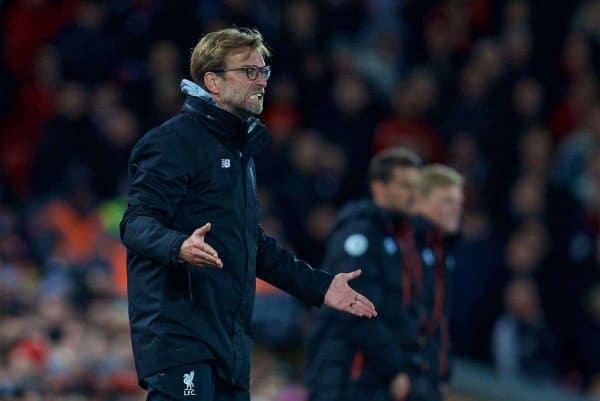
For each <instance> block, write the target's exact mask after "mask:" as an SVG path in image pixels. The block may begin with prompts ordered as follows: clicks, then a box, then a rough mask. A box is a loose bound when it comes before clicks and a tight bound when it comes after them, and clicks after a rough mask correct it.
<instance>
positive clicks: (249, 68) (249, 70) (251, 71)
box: [214, 65, 271, 81]
mask: <svg viewBox="0 0 600 401" xmlns="http://www.w3.org/2000/svg"><path fill="white" fill-rule="evenodd" d="M227 71H245V72H246V76H247V77H248V79H249V80H250V81H256V79H257V78H258V74H259V73H260V74H261V75H262V76H263V78H264V79H265V80H268V79H269V78H270V77H271V66H268V65H265V66H264V67H259V66H257V65H245V66H243V67H238V68H229V69H221V70H215V71H214V72H227Z"/></svg>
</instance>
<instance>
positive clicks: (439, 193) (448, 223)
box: [419, 185, 464, 233]
mask: <svg viewBox="0 0 600 401" xmlns="http://www.w3.org/2000/svg"><path fill="white" fill-rule="evenodd" d="M463 203H464V194H463V187H462V185H448V186H444V187H437V188H433V189H432V190H431V192H429V194H426V195H423V196H422V197H420V198H419V207H420V210H421V213H422V214H423V215H424V216H425V217H426V218H428V219H429V220H430V221H431V222H432V223H433V224H435V225H436V226H438V227H440V228H441V229H442V230H443V231H444V232H446V233H455V232H457V231H458V229H459V227H460V220H461V216H462V211H463Z"/></svg>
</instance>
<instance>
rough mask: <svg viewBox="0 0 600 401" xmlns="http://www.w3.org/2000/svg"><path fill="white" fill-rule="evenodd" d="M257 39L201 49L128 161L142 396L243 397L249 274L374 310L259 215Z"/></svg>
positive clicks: (260, 68)
mask: <svg viewBox="0 0 600 401" xmlns="http://www.w3.org/2000/svg"><path fill="white" fill-rule="evenodd" d="M266 56H269V51H268V49H267V48H266V47H265V45H264V44H263V40H262V36H261V35H260V33H259V32H257V31H254V30H248V29H237V28H231V29H224V30H221V31H217V32H212V33H209V34H207V35H205V36H204V37H203V38H202V39H201V40H200V41H199V42H198V44H197V45H196V47H195V49H194V51H193V53H192V57H191V65H190V72H191V75H192V78H193V80H194V82H191V81H187V80H184V81H182V90H183V91H184V92H185V93H186V94H187V95H188V97H187V99H186V101H185V104H184V106H183V110H182V111H181V112H180V113H179V114H177V115H176V116H174V117H172V118H171V119H169V120H168V121H166V122H165V123H163V124H162V125H160V126H159V127H156V128H154V129H152V130H150V131H149V132H148V133H147V134H146V135H144V136H143V137H142V138H141V139H140V141H139V142H138V143H137V144H136V145H135V147H134V149H133V151H132V153H131V157H130V162H129V179H130V187H131V188H130V192H129V197H128V208H127V211H126V212H125V215H124V217H123V220H122V222H121V238H122V241H123V243H124V244H125V245H126V246H127V249H128V254H127V274H128V276H127V279H128V296H129V317H130V324H131V335H132V344H133V353H134V357H135V362H136V369H137V372H138V377H139V380H140V384H141V385H142V387H144V388H147V389H148V390H149V394H148V400H153V401H157V400H184V399H185V400H193V399H197V400H202V401H212V400H248V399H249V392H248V388H249V377H250V374H249V373H250V348H251V345H252V339H251V312H252V307H253V302H254V295H255V278H256V277H260V278H262V279H264V280H266V281H267V282H269V283H271V284H273V285H275V286H277V287H279V288H281V289H283V290H285V291H287V292H289V293H291V294H292V295H295V296H297V297H298V298H300V299H302V300H303V301H305V302H306V303H308V304H312V305H321V304H323V303H324V304H325V305H327V306H329V307H332V308H334V309H337V310H341V311H345V312H348V313H351V314H353V315H355V316H360V317H368V318H371V317H374V316H375V315H376V312H375V309H374V306H373V304H372V303H371V302H370V301H369V300H368V299H367V298H365V297H364V296H362V295H361V294H359V293H358V292H356V291H354V290H353V289H352V288H350V286H349V285H348V280H351V279H353V278H356V277H358V276H359V275H360V270H354V271H352V272H348V273H344V274H338V275H335V276H332V275H330V274H327V273H324V272H322V271H319V270H314V269H312V268H311V267H310V266H309V265H308V264H307V263H305V262H303V261H301V260H299V259H297V258H296V257H295V256H294V255H293V254H291V253H289V252H288V251H286V250H284V249H282V248H281V247H279V246H278V245H277V244H276V243H275V241H274V240H273V239H272V238H270V237H268V236H267V235H265V234H264V232H263V230H262V228H261V226H260V222H259V213H258V203H257V196H256V175H255V169H254V163H253V160H252V158H253V156H254V155H256V154H257V152H259V151H260V150H261V148H263V147H264V146H265V145H266V144H267V142H268V134H267V132H266V128H265V127H264V125H262V124H261V123H260V121H259V120H258V119H257V118H256V116H257V115H259V114H260V113H261V111H262V108H263V96H264V93H265V88H266V86H267V80H268V78H269V76H270V72H271V71H270V67H269V66H267V65H265V61H264V57H266Z"/></svg>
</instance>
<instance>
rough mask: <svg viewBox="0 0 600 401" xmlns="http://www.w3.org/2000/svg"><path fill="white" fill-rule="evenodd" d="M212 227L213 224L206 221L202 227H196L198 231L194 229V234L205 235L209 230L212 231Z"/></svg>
mask: <svg viewBox="0 0 600 401" xmlns="http://www.w3.org/2000/svg"><path fill="white" fill-rule="evenodd" d="M210 228H211V224H210V223H206V224H205V225H203V226H202V227H200V228H198V229H196V231H194V235H195V236H201V235H205V234H206V233H207V232H209V231H210Z"/></svg>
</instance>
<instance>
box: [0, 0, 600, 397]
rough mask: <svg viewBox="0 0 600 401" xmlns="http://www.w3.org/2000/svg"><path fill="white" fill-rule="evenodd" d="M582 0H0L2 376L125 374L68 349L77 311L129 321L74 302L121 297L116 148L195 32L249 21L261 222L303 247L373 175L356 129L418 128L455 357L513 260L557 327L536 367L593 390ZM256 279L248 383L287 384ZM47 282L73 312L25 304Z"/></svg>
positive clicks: (294, 320)
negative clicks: (460, 207) (447, 170)
mask: <svg viewBox="0 0 600 401" xmlns="http://www.w3.org/2000/svg"><path fill="white" fill-rule="evenodd" d="M597 10H598V1H597V0H573V1H551V2H549V1H544V0H501V1H491V0H466V1H455V0H423V1H404V2H394V1H386V0H365V1H362V0H358V1H357V0H335V1H317V0H293V1H289V2H279V1H274V0H256V1H252V2H250V1H248V0H227V1H197V0H181V1H177V2H173V1H166V0H153V1H145V0H144V1H138V0H136V1H132V0H126V1H109V2H103V1H97V0H56V1H49V0H8V1H0V31H2V35H0V74H1V76H2V79H0V336H2V337H1V339H0V398H1V399H4V398H8V397H17V394H18V397H19V398H22V397H25V396H27V397H30V398H32V399H50V397H55V398H59V399H60V398H65V397H72V398H75V399H77V398H80V399H81V398H84V399H91V400H100V399H101V400H106V399H111V398H112V399H115V400H118V401H123V400H127V401H130V400H135V401H137V400H139V399H140V398H141V397H142V396H141V394H140V393H138V392H137V390H136V386H135V383H134V384H133V385H131V386H130V383H131V381H130V380H131V378H132V373H133V366H132V365H131V364H132V361H131V360H126V359H121V358H120V356H119V355H120V353H119V352H118V350H117V349H116V348H115V349H113V348H111V347H108V348H107V349H106V352H105V353H104V355H105V356H106V357H107V359H110V360H111V361H122V362H124V363H123V364H121V363H120V362H119V363H114V364H113V362H110V363H100V361H99V359H98V358H97V357H96V356H88V355H84V353H81V352H76V351H73V350H75V349H76V348H75V347H76V346H77V347H79V344H81V342H80V341H79V340H78V338H79V337H80V336H81V333H83V334H85V337H86V338H87V339H88V340H89V341H88V342H86V344H90V345H94V344H95V346H94V347H93V349H94V353H93V354H94V355H100V354H101V352H98V350H102V349H104V348H103V347H104V344H105V340H106V341H110V343H113V342H114V343H118V344H120V345H122V346H123V347H124V346H127V340H125V341H123V338H125V339H127V336H128V333H127V332H126V330H127V328H126V327H125V328H124V329H123V328H121V329H122V330H121V329H116V328H115V327H112V326H110V325H108V324H105V323H106V322H103V323H102V324H99V323H98V322H97V321H94V320H92V319H90V318H89V316H90V315H89V313H88V312H89V309H88V308H90V307H91V306H92V305H94V308H96V307H97V305H98V303H97V302H96V301H98V300H101V302H102V303H101V305H102V306H103V307H105V308H106V310H109V309H110V311H111V313H110V319H115V320H116V321H119V322H122V320H121V319H123V317H124V316H126V314H127V310H126V304H125V303H124V302H123V296H124V295H126V293H125V288H126V281H125V277H124V271H125V270H124V251H123V248H122V247H121V246H120V244H119V243H118V241H117V240H116V239H117V237H116V236H115V234H116V233H117V231H116V228H117V226H118V221H119V217H120V216H121V215H122V214H123V211H124V207H125V201H124V196H123V195H124V194H125V193H127V187H126V186H127V184H126V182H125V181H124V180H123V179H122V177H124V176H125V173H126V171H125V164H124V159H123V155H127V154H128V152H129V150H130V148H131V144H132V143H134V142H135V141H136V140H137V139H138V138H139V137H140V136H141V135H142V134H143V133H144V132H146V130H147V129H148V128H150V127H151V126H152V125H154V124H155V123H156V122H157V121H159V120H164V119H167V118H168V117H169V116H171V115H173V114H175V113H176V112H177V111H178V110H179V106H180V104H181V98H180V96H181V93H180V92H179V91H178V90H177V85H173V82H175V83H176V82H178V81H179V80H180V79H181V78H186V75H187V72H186V71H185V68H184V67H185V66H184V65H183V63H182V60H186V59H187V58H188V57H189V53H190V49H191V48H192V47H193V45H194V42H195V40H196V39H197V38H199V37H201V36H202V35H203V34H204V33H206V32H208V31H211V30H215V29H219V28H222V27H226V26H231V25H232V24H235V25H237V26H253V27H256V28H258V29H259V30H260V31H261V32H263V33H264V35H265V40H266V41H267V42H268V43H271V44H272V51H273V53H274V55H275V57H274V58H273V74H272V77H271V81H270V82H269V88H268V89H269V90H268V92H269V94H268V96H267V97H266V99H265V110H264V114H263V117H264V122H265V123H266V124H267V125H268V126H269V127H273V128H274V129H272V132H271V133H272V134H273V137H274V144H273V146H272V147H271V148H270V150H268V151H267V152H265V153H264V154H263V155H261V157H260V158H258V159H257V160H256V164H257V171H258V177H259V180H258V182H257V184H258V187H259V188H262V192H263V195H262V196H261V201H260V204H261V213H262V214H264V216H263V221H264V222H267V223H268V224H266V225H265V226H266V227H265V229H266V231H267V232H268V233H269V234H271V235H274V236H276V237H277V239H278V240H280V241H281V242H282V243H285V244H286V246H287V247H288V248H290V249H292V250H295V251H297V252H298V253H300V254H302V255H306V257H307V259H308V261H309V262H310V263H311V264H312V265H320V263H321V261H322V259H323V257H324V255H325V248H326V238H327V236H328V234H329V231H330V230H331V227H332V225H333V221H334V219H335V216H336V214H337V213H338V212H339V210H340V207H341V206H342V205H344V204H346V203H347V202H349V201H351V200H353V199H360V198H365V197H368V196H369V188H368V184H367V179H366V176H367V171H368V164H369V161H370V160H371V158H372V156H373V151H374V149H379V147H380V146H383V147H385V146H395V145H397V144H403V145H406V146H407V147H412V148H413V150H415V151H422V149H428V151H431V152H432V154H433V155H435V157H437V158H438V159H433V160H425V161H426V162H427V163H431V162H438V163H443V164H445V165H448V166H451V167H452V168H454V169H456V170H457V171H458V172H459V173H460V174H462V175H463V176H464V177H465V188H464V189H465V211H464V217H463V222H462V225H461V241H460V242H459V243H457V244H456V248H455V250H454V256H455V259H456V268H455V270H454V288H455V291H453V293H454V295H453V299H452V301H453V302H452V303H453V306H452V308H451V309H452V310H451V311H450V312H451V313H450V329H451V333H452V339H453V351H454V354H455V355H456V357H457V358H459V359H464V360H466V361H469V362H477V363H480V364H481V365H482V366H483V367H484V368H488V369H495V368H494V366H495V363H494V356H493V352H492V347H491V344H492V337H493V336H492V333H493V328H494V325H495V324H496V321H497V320H498V319H499V318H500V317H501V316H503V315H504V314H505V304H504V293H505V287H506V285H507V284H508V283H509V282H510V281H512V280H513V279H514V278H517V277H526V278H529V279H531V280H533V281H534V282H535V284H536V287H537V288H538V295H539V297H540V300H541V304H540V305H541V306H540V308H541V309H542V312H543V313H542V314H543V317H544V319H543V320H544V322H545V325H546V327H548V328H549V329H550V330H551V331H552V332H553V333H555V339H556V346H555V354H556V359H555V360H554V361H553V363H554V369H555V372H556V376H555V379H554V380H553V381H552V384H551V385H548V384H546V385H544V386H543V387H542V388H543V389H546V390H548V391H550V392H554V391H556V389H557V388H558V389H562V390H565V391H569V392H572V393H574V394H576V395H579V396H581V395H584V394H586V393H587V394H592V393H595V394H598V390H597V389H598V388H599V386H598V383H599V380H598V374H599V373H600V355H598V353H597V352H595V351H596V348H598V347H591V346H590V344H594V341H595V339H596V338H597V337H598V327H599V326H600V325H599V323H598V322H599V318H598V316H599V314H598V313H597V310H598V308H597V302H596V301H595V299H596V297H595V296H594V294H596V293H597V291H596V287H597V285H598V283H599V282H600V281H599V280H600V278H599V277H598V274H597V271H598V269H597V258H596V254H597V246H596V245H597V243H598V238H600V223H599V222H600V213H599V211H600V208H599V207H598V206H599V205H600V202H598V200H599V199H600V198H599V197H598V196H597V194H598V193H600V192H599V191H597V188H600V179H599V177H600V175H599V174H598V171H600V170H599V169H598V162H597V161H598V160H600V157H598V156H599V155H600V153H599V152H598V147H597V142H598V141H597V137H598V128H597V125H598V124H597V122H596V121H597V120H598V119H597V116H596V115H597V114H598V113H597V111H596V110H597V108H598V104H599V99H600V98H599V95H600V92H599V85H598V78H599V74H598V71H600V68H599V60H600V58H599V57H598V55H599V54H600V52H599V49H600V46H599V40H598V27H599V26H600V18H599V17H598V12H597ZM403 91H405V92H403ZM275 127H276V128H275ZM415 133H417V134H415ZM375 137H377V138H378V139H377V141H375V140H374V138H375ZM424 138H428V139H427V141H425V140H423V139H424ZM396 141H398V142H396ZM375 142H376V143H375ZM416 146H418V147H419V148H418V149H417V148H416ZM113 151H114V152H115V153H114V155H115V157H114V159H113V158H112V157H111V156H112V154H113V153H112V152H113ZM300 153H302V154H300ZM423 156H424V157H425V158H427V157H429V156H425V154H424V155H423ZM77 176H79V178H77ZM83 177H86V178H83ZM296 178H298V179H299V181H297V183H296V182H294V180H295V179H296ZM76 182H79V183H76ZM84 182H88V183H91V184H86V185H85V186H87V189H86V190H85V191H83V190H81V189H79V190H77V191H74V188H75V187H81V186H84V185H83V183H84ZM295 184H297V185H295ZM75 192H79V193H88V194H87V195H85V196H82V195H80V196H78V197H80V198H87V200H86V201H85V202H83V201H77V202H75V201H73V198H74V195H73V194H74V193H75ZM90 193H91V194H90ZM268 200H270V201H268ZM77 204H79V206H76V205H77ZM83 205H87V206H85V208H84V207H82V206H83ZM264 217H266V220H265V219H264ZM80 232H81V233H85V235H82V236H81V239H79V236H78V234H77V233H80ZM521 242H524V243H523V244H521ZM90 243H92V244H93V247H92V246H90V245H89V244H90ZM64 244H69V246H75V248H73V249H72V250H69V251H67V252H64V249H65V246H64ZM528 247H530V250H531V252H528ZM64 254H66V255H67V259H64V258H63V256H62V255H64ZM74 255H76V256H77V258H76V259H79V261H77V262H75V263H74V262H72V260H73V258H72V257H73V256H74ZM81 255H85V256H86V257H85V259H82V258H81V257H80V256H81ZM81 260H83V261H81ZM86 260H87V262H86ZM518 271H520V273H519V272H518ZM261 286H262V284H259V288H261ZM263 290H264V288H263V289H261V290H260V291H259V294H258V297H259V298H261V297H262V296H263V295H264V296H265V298H264V299H263V300H264V302H263V300H261V301H258V302H257V304H260V305H257V308H259V309H260V312H259V313H258V314H257V315H256V316H257V318H259V319H258V321H257V322H256V323H257V325H256V327H257V329H260V330H262V331H261V332H260V333H261V334H264V335H263V336H261V335H260V334H258V333H259V332H258V331H257V338H258V339H259V340H261V341H262V343H261V344H260V348H258V349H257V350H256V352H255V353H254V358H255V360H254V361H253V366H255V367H256V373H257V374H256V375H255V376H254V377H253V380H254V382H253V386H254V387H253V388H254V390H253V394H252V396H253V399H255V398H256V399H258V400H260V401H265V400H267V401H272V400H277V401H281V400H292V401H301V400H303V399H304V398H305V397H306V394H307V390H306V388H305V387H304V386H303V384H302V377H303V376H304V373H305V367H306V360H305V358H304V346H305V342H306V335H307V333H308V332H309V331H310V329H311V325H312V320H311V313H310V311H309V310H308V308H306V307H305V306H303V305H302V304H300V303H295V304H293V305H290V302H288V301H289V299H288V301H284V302H279V301H280V300H281V298H280V297H281V296H282V295H281V294H273V293H270V292H269V290H267V291H265V292H262V291H263ZM565 294H569V295H568V296H567V295H565ZM50 296H51V297H58V298H61V299H63V300H62V301H60V303H66V304H68V305H70V306H69V307H68V308H63V307H60V308H58V309H60V310H67V309H70V310H72V311H73V312H72V313H71V312H69V313H66V312H64V313H63V312H61V313H57V314H56V315H55V316H54V317H53V319H54V321H55V323H52V324H51V325H48V324H46V323H43V324H41V323H40V322H46V319H45V318H44V319H42V317H41V314H42V310H44V309H45V308H43V307H42V306H43V305H44V304H45V303H46V302H47V300H48V299H49V298H48V297H50ZM53 302H56V301H53ZM57 304H58V302H57ZM574 311H575V312H574ZM44 313H45V312H44ZM268 321H275V322H279V321H283V322H285V324H282V325H281V326H277V327H280V328H281V331H278V330H277V329H276V328H275V327H276V326H275V324H269V323H266V322H268ZM56 322H59V323H56ZM50 326H52V327H61V328H63V327H64V328H65V331H66V330H67V328H68V331H69V334H68V335H67V334H65V335H63V334H62V333H63V331H62V330H55V329H50V328H49V327H50ZM286 332H287V333H294V335H291V336H288V335H286V334H285V333H286ZM30 334H31V335H30ZM59 337H60V339H58V338H59ZM288 339H289V341H288ZM271 340H272V344H274V345H275V346H270V345H269V344H271ZM22 344H26V345H27V346H23V345H22ZM32 345H33V346H32ZM14 349H18V350H19V352H14V353H13V352H12V350H14ZM77 349H79V348H77ZM24 350H25V351H26V352H24ZM49 354H55V355H60V356H61V357H60V358H58V357H57V358H54V359H49V358H47V355H49ZM9 359H10V361H11V362H10V363H11V364H10V365H9ZM51 360H52V361H57V362H56V363H55V362H52V363H50V361H51ZM64 361H67V362H68V363H66V362H64ZM84 361H85V363H83V362H84ZM61 366H64V367H65V369H64V370H63V368H62V367H61ZM9 367H10V369H9ZM15 367H17V368H15ZM75 371H76V372H77V374H75V373H74V372H75ZM61 372H67V373H61ZM50 375H51V376H50ZM49 377H52V380H50V381H51V383H50V381H48V380H46V378H49ZM516 377H517V378H518V379H519V380H527V379H526V377H527V376H525V375H518V376H516ZM40 378H41V379H40ZM134 381H135V380H134ZM76 383H79V385H77V384H76ZM96 384H97V385H96ZM469 395H470V396H471V398H476V399H477V398H478V397H479V398H480V396H481V394H479V395H476V396H473V395H472V394H469ZM303 397H304V398H303ZM567 398H569V397H567ZM544 400H546V398H544ZM477 401H479V400H477Z"/></svg>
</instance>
